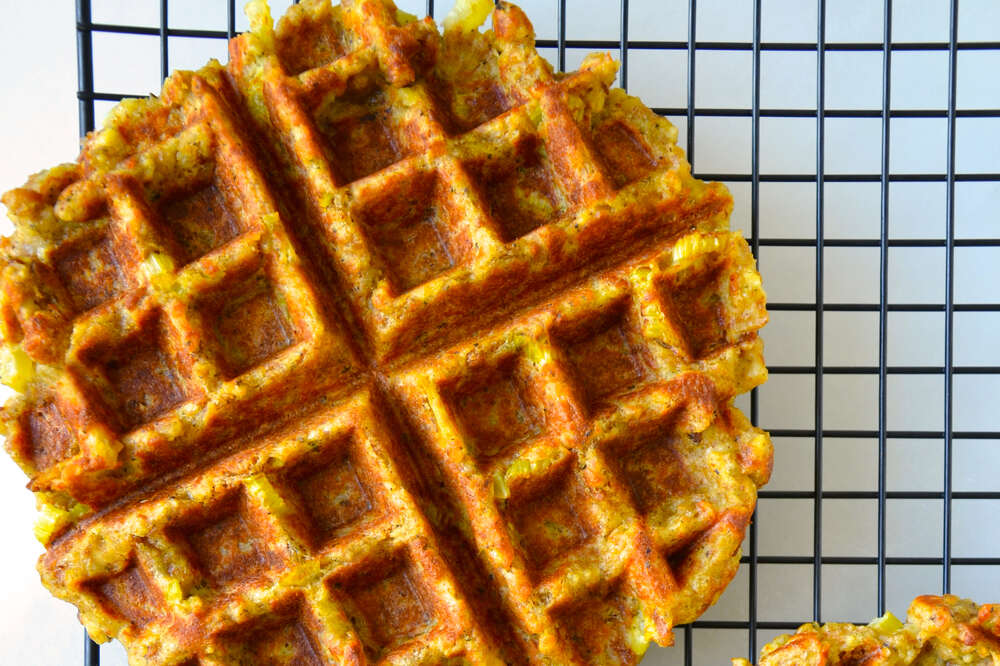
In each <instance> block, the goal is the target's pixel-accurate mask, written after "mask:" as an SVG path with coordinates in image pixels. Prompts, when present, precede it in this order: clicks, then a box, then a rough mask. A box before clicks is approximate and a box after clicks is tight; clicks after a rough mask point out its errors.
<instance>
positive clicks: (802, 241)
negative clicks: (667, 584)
mask: <svg viewBox="0 0 1000 666" xmlns="http://www.w3.org/2000/svg"><path fill="white" fill-rule="evenodd" d="M286 2H287V0H286ZM92 3H93V6H92ZM153 4H155V7H147V8H146V10H145V11H146V13H145V14H143V15H142V17H141V18H139V19H135V17H136V16H137V14H136V13H135V12H132V11H130V12H125V13H124V19H122V18H121V17H116V16H114V15H113V13H114V12H112V11H110V10H108V7H109V6H110V5H111V3H109V2H107V0H105V1H104V2H102V0H77V2H76V12H77V26H76V27H77V49H78V77H79V90H78V99H79V112H80V132H81V134H83V133H85V132H87V131H90V130H92V129H93V128H94V124H95V119H96V118H98V117H99V116H100V115H101V112H102V111H104V110H106V109H107V108H109V107H110V106H111V104H113V103H115V102H117V101H118V100H120V99H122V98H123V97H128V96H136V95H141V94H146V92H148V91H146V92H143V91H140V90H123V89H117V90H115V89H110V90H106V89H103V88H102V87H101V86H102V85H103V82H104V81H106V80H108V77H106V76H103V74H104V68H106V64H105V62H106V60H107V58H106V55H107V53H111V52H114V45H113V44H112V43H111V42H113V41H114V38H116V37H117V38H122V39H141V40H144V41H143V42H142V43H143V44H144V46H142V49H144V50H145V51H146V52H149V51H152V50H153V46H155V47H156V56H157V57H158V65H159V71H158V75H159V78H162V77H165V76H166V75H167V73H168V72H169V71H170V70H171V69H172V68H174V67H179V66H195V65H197V64H199V63H200V60H198V59H197V58H196V59H195V60H193V61H191V62H189V61H188V60H187V59H188V58H190V57H193V56H191V53H196V54H197V55H199V56H200V54H202V53H203V52H205V50H206V49H205V48H200V46H199V45H207V49H208V50H209V51H212V53H211V54H214V55H216V56H217V57H220V59H224V57H225V56H224V54H225V51H224V45H225V42H224V40H226V39H227V38H230V37H232V36H234V35H235V34H237V32H238V31H239V30H241V29H244V28H245V22H244V21H243V19H242V17H241V16H240V15H239V14H238V12H237V7H236V2H235V0H217V1H216V2H213V3H193V2H182V0H171V3H170V4H172V5H173V7H171V6H169V5H168V0H158V1H157V2H155V3H153ZM182 4H183V5H184V6H185V8H186V9H185V10H184V11H178V12H177V15H178V16H175V14H174V12H173V10H174V8H176V7H177V6H178V5H182ZM272 4H275V5H277V4H281V3H272ZM397 4H398V5H399V6H400V7H401V8H402V9H406V10H408V11H412V12H414V13H421V12H424V13H426V14H428V15H432V16H435V17H436V18H438V19H440V18H442V16H443V14H444V13H445V12H446V11H447V10H448V9H449V8H450V5H451V3H450V2H447V3H445V2H440V1H439V2H438V3H437V4H438V5H439V6H437V7H435V2H434V0H411V1H410V2H407V1H405V0H397ZM521 4H522V5H523V6H524V7H525V9H526V11H527V13H528V14H529V17H531V18H532V20H533V21H535V22H536V28H537V29H538V36H539V39H538V47H539V50H540V51H541V52H542V53H543V54H544V55H545V56H546V57H548V58H549V59H550V60H551V61H552V62H553V65H555V66H556V67H557V68H558V69H559V70H565V69H567V68H570V69H572V66H573V65H574V64H575V63H576V62H578V60H579V59H580V58H581V57H582V54H583V53H585V52H587V51H590V50H594V49H598V50H608V51H612V52H613V54H615V55H617V56H618V58H619V59H620V61H621V70H620V74H619V81H618V83H619V84H620V85H621V86H622V87H623V88H626V89H628V90H629V91H630V92H633V93H634V94H640V95H641V96H642V97H643V98H644V99H646V100H648V101H649V103H651V104H659V106H654V110H655V111H656V112H657V113H659V114H661V115H664V116H667V117H669V118H670V119H671V120H673V121H674V122H675V124H677V125H678V126H679V127H680V128H681V136H682V137H683V138H684V141H686V148H687V154H688V157H689V159H690V161H691V162H692V164H693V165H694V169H695V173H696V175H697V176H698V177H700V178H702V179H706V180H719V181H722V182H724V183H726V184H727V185H728V186H730V188H731V189H732V190H733V192H734V196H735V198H736V202H737V206H736V213H735V215H734V225H735V226H737V227H741V228H743V230H744V233H746V235H747V237H748V240H749V241H750V244H751V246H752V249H753V252H754V254H755V256H757V258H758V261H759V265H760V268H761V271H762V273H763V274H764V278H765V283H764V284H765V288H766V289H767V290H768V292H769V294H770V296H771V299H772V301H771V302H770V303H769V305H768V308H769V311H770V312H771V313H772V322H771V324H770V326H769V327H768V329H767V330H766V338H767V343H768V357H769V361H770V366H769V367H770V372H771V375H772V378H771V380H770V382H769V383H768V384H766V385H765V386H764V387H762V388H760V389H755V390H754V391H753V392H752V393H751V394H750V396H749V397H748V399H746V400H740V401H738V403H739V404H740V406H741V407H743V408H744V409H745V410H746V411H748V412H749V414H750V416H751V419H752V420H753V421H754V423H756V424H758V425H761V426H762V427H764V428H767V429H768V430H770V432H771V433H772V436H773V438H774V441H775V447H776V468H775V478H774V479H773V480H772V483H771V485H770V486H768V487H767V488H765V489H764V490H763V491H761V492H760V503H759V505H758V512H757V516H756V518H755V520H754V522H753V524H752V525H751V526H750V529H749V533H748V535H747V540H746V543H745V544H744V556H743V558H742V564H741V567H740V572H739V573H738V575H737V579H736V580H735V581H734V582H733V583H732V585H731V586H730V588H729V590H727V592H726V593H725V595H724V596H723V597H722V599H721V600H720V602H719V604H717V606H716V607H715V608H713V609H712V610H710V611H709V612H708V613H707V614H706V615H705V617H704V618H702V619H701V620H699V621H697V622H695V623H693V624H691V625H685V626H682V627H678V628H677V632H676V633H677V643H678V645H677V646H676V647H674V648H671V649H670V650H659V649H654V650H653V651H651V652H650V653H649V655H647V658H646V661H645V662H644V663H650V664H657V665H659V664H681V663H683V664H685V665H686V666H687V665H691V664H694V663H725V657H726V656H735V655H740V654H746V655H749V656H751V658H752V657H753V656H754V655H755V654H756V653H757V652H758V649H759V647H760V646H761V645H762V644H763V642H766V641H767V640H769V639H770V638H771V637H773V636H774V635H775V634H777V633H781V632H785V631H788V630H792V629H794V628H795V627H796V626H797V625H798V623H799V622H800V621H803V620H808V619H812V620H815V621H823V620H838V621H855V622H863V621H866V620H867V619H868V618H870V617H871V616H872V615H880V614H882V613H883V612H885V611H886V610H887V609H891V610H894V611H896V612H897V613H899V612H901V611H904V612H905V603H906V600H908V599H909V598H911V597H912V596H913V595H914V594H917V593H935V592H951V591H955V592H957V593H960V594H966V595H969V596H973V595H975V596H977V597H980V601H986V600H989V599H985V598H982V595H984V594H985V595H993V596H995V597H998V598H1000V557H998V556H997V555H998V552H1000V528H998V527H997V523H998V522H1000V521H998V520H997V518H996V517H997V516H998V515H1000V481H997V477H998V476H1000V475H997V474H996V473H995V471H992V470H996V469H997V468H998V465H1000V456H998V455H997V449H998V448H1000V447H998V446H997V444H998V443H1000V417H998V416H997V414H996V413H997V411H998V410H997V409H996V408H995V406H993V404H992V400H991V399H990V397H989V396H990V395H995V394H996V393H997V392H998V389H1000V353H998V352H997V351H996V349H995V347H996V345H995V344H993V345H991V344H990V343H991V342H993V343H995V341H996V337H997V336H996V332H997V331H998V330H1000V298H998V291H997V288H996V287H995V286H993V285H996V284H997V283H1000V272H998V271H997V266H998V265H1000V261H998V260H1000V251H998V249H997V248H1000V228H998V223H997V222H996V220H995V214H994V216H993V217H991V216H990V213H991V212H992V211H994V210H996V209H997V208H1000V173H998V172H1000V166H998V164H1000V160H998V157H997V155H998V154H1000V88H998V87H997V84H996V83H995V81H996V77H995V72H996V71H997V70H998V68H1000V16H998V15H1000V11H998V10H997V9H996V7H995V6H992V5H991V2H990V0H962V7H961V8H960V7H959V0H928V1H926V2H917V1H916V0H897V2H895V3H894V2H893V1H892V0H870V1H869V0H839V1H837V2H833V1H831V2H829V3H828V2H827V0H816V2H815V3H810V2H803V3H800V2H793V0H744V1H741V2H730V1H729V0H677V1H675V2H670V1H666V0H631V1H630V0H616V1H614V2H599V1H596V0H595V1H590V2H587V1H586V0H528V1H526V2H522V3H521ZM441 5H447V6H441ZM122 6H125V5H124V4H123V5H122ZM281 9H282V8H281V7H277V6H276V7H274V10H275V14H276V15H277V14H279V13H280V10H281ZM206 12H207V13H211V15H212V17H213V18H204V15H205V14H206ZM181 14H184V15H185V16H187V17H188V19H189V18H190V17H192V16H193V17H195V19H196V21H195V22H192V21H191V20H188V19H183V20H182V19H181V18H179V16H180V15H181ZM199 17H201V18H199ZM581 17H582V18H581ZM584 19H588V20H584ZM197 21H201V23H200V24H199V23H198V22H197ZM182 23H183V24H184V25H185V26H187V25H194V27H179V26H180V24H182ZM595 26H596V27H595ZM104 42H107V43H106V44H105V43H104ZM134 45H135V43H133V46H134ZM102 54H104V57H105V61H102ZM982 71H986V72H993V73H994V74H993V75H991V76H988V77H986V78H985V79H983V78H982V77H980V76H979V74H978V73H979V72H982ZM151 74H152V73H151V72H147V73H144V74H143V76H147V78H148V76H149V75H151ZM157 80H158V79H157ZM95 83H96V85H95ZM124 85H129V84H127V83H126V84H124ZM152 88H153V89H155V86H153V87H152ZM925 93H926V94H925ZM699 128H700V129H701V134H700V135H699V136H698V137H697V138H698V141H697V150H696V130H698V129H699ZM776 141H777V143H776ZM991 271H992V272H991ZM100 658H101V657H100V652H99V649H98V646H97V645H95V644H94V643H92V642H91V641H90V640H89V638H88V639H86V641H85V649H84V663H85V664H87V665H88V666H97V664H99V663H100Z"/></svg>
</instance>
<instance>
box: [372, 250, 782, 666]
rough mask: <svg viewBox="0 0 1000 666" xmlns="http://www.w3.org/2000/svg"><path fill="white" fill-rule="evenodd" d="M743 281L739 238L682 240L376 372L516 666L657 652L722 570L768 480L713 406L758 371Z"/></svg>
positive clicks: (743, 424) (754, 290) (748, 444)
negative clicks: (513, 635)
mask: <svg viewBox="0 0 1000 666" xmlns="http://www.w3.org/2000/svg"><path fill="white" fill-rule="evenodd" d="M754 276H755V272H754V271H753V263H752V260H751V259H750V257H749V252H748V249H747V248H746V243H745V242H743V241H742V239H740V238H739V237H738V236H737V235H735V234H728V233H727V234H711V235H706V234H701V233H699V232H695V233H692V234H690V235H688V236H685V237H682V238H681V239H679V240H678V241H677V242H676V243H675V244H673V245H672V246H668V247H667V248H666V249H664V250H661V251H660V252H659V253H655V254H653V255H652V256H648V257H645V258H643V259H640V260H639V261H636V262H632V263H630V264H628V265H626V266H623V267H621V268H620V269H618V270H617V271H614V272H611V273H609V274H605V275H603V276H601V277H600V278H594V279H593V280H591V281H590V282H589V283H587V284H585V285H583V286H580V287H578V288H575V289H573V290H570V291H569V292H567V293H566V294H565V295H564V296H562V297H560V298H559V299H558V300H556V301H553V302H551V303H548V304H546V305H545V306H543V307H541V308H539V309H538V310H536V311H533V312H530V313H528V314H526V315H524V316H523V317H521V318H519V319H518V320H516V321H515V322H514V323H513V324H512V325H510V326H509V327H506V328H505V329H503V330H501V331H499V332H496V333H494V334H491V335H489V336H487V337H484V338H481V339H478V340H475V341H470V342H467V343H464V344H462V345H459V346H457V347H455V348H452V349H449V350H448V351H447V352H446V353H445V354H444V360H443V361H442V360H441V359H436V360H434V361H426V362H417V363H415V364H413V365H412V366H411V367H410V368H407V369H404V370H401V371H400V372H399V373H398V374H396V375H394V376H392V377H391V379H390V381H391V382H392V384H393V386H394V387H395V392H396V393H397V394H398V395H399V396H400V398H401V401H402V402H403V404H404V405H405V406H406V409H407V411H408V412H409V414H410V415H411V419H412V421H413V425H414V427H415V428H417V429H418V430H419V431H420V433H421V436H422V439H423V441H425V442H426V446H427V448H428V450H430V451H431V453H432V456H433V457H434V458H435V459H436V460H437V461H438V464H439V466H440V468H441V469H442V470H443V474H444V477H445V478H447V479H448V482H449V483H450V484H451V487H452V492H453V494H454V495H455V496H456V497H458V498H460V499H459V500H458V501H459V503H460V504H461V505H462V511H463V512H464V514H465V518H466V520H467V521H468V524H469V531H470V532H471V534H470V538H471V539H472V540H473V541H474V542H475V544H476V546H477V549H478V550H479V552H480V554H481V557H482V559H483V560H484V562H485V564H486V566H487V567H488V568H489V569H490V571H491V573H492V575H493V576H494V577H495V578H496V580H498V581H499V582H500V585H501V586H502V587H503V589H504V592H503V597H504V599H505V603H506V605H507V607H508V610H509V612H510V613H511V614H512V616H513V617H514V618H515V622H516V623H518V625H519V626H520V627H521V629H522V630H523V631H524V632H525V633H526V634H527V635H529V636H534V639H533V640H529V641H528V642H527V645H526V646H525V648H524V649H525V650H526V651H527V652H528V653H529V654H531V653H533V652H534V651H537V652H540V653H541V654H544V655H547V656H549V657H551V658H553V659H555V660H557V661H558V662H559V663H601V662H600V661H599V659H598V657H599V655H598V652H599V651H600V650H618V649H619V648H621V649H622V650H626V649H630V650H632V652H633V653H636V652H638V653H641V650H640V649H639V648H640V647H643V648H644V646H645V644H646V643H647V642H648V641H649V640H650V639H655V640H657V641H658V642H660V643H663V644H669V642H670V641H671V640H672V639H671V633H670V628H671V626H672V625H673V623H674V622H684V621H688V620H690V619H693V618H694V617H696V616H697V615H698V614H700V613H701V612H702V611H703V610H704V608H706V607H707V606H708V605H709V604H710V603H711V602H712V601H714V599H715V597H716V596H717V595H718V594H719V593H721V590H722V589H723V588H724V585H725V583H726V582H728V580H730V579H731V578H732V576H733V575H734V574H735V570H736V566H737V564H738V561H739V547H740V543H741V542H742V537H743V533H744V531H745V528H746V525H747V523H748V522H749V519H750V516H751V514H752V513H753V508H754V504H755V500H756V488H757V487H758V486H759V485H762V484H763V483H764V482H765V481H766V479H767V477H768V475H769V472H770V468H769V461H770V443H769V440H768V439H767V437H766V435H765V434H764V433H763V432H761V431H759V430H757V429H756V428H753V427H751V426H750V425H749V423H747V421H746V419H745V418H744V417H743V416H742V415H741V414H740V413H739V412H738V411H737V410H735V409H732V408H730V407H729V406H728V403H729V400H730V399H731V397H732V396H733V395H735V393H737V392H742V391H745V390H747V389H748V388H750V387H752V386H754V385H756V384H757V383H760V382H761V381H763V379H764V377H765V375H766V372H765V371H764V368H763V365H762V363H761V359H760V349H759V341H758V340H757V338H756V330H757V329H758V328H759V327H760V326H762V325H763V323H764V320H765V317H764V312H763V293H762V292H761V291H760V287H759V282H757V281H756V280H755V279H754ZM677 300H684V301H691V302H693V303H697V304H700V305H699V307H690V308H688V309H687V312H688V316H686V317H685V318H679V317H678V315H677V311H676V310H675V305H676V303H675V301H677ZM595 600H596V601H595ZM608 613H610V614H611V615H613V616H615V617H617V618H618V620H619V621H618V622H616V623H615V624H614V626H615V627H616V629H615V630H614V631H620V634H616V635H615V636H610V635H608V631H612V630H610V629H607V628H606V627H607V623H604V622H602V620H601V618H602V617H606V616H607V614H608ZM602 627H604V628H603V629H602ZM595 651H597V652H595ZM595 659H596V660H598V661H595ZM616 663H617V662H616Z"/></svg>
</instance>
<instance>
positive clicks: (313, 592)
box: [42, 391, 500, 665]
mask: <svg viewBox="0 0 1000 666" xmlns="http://www.w3.org/2000/svg"><path fill="white" fill-rule="evenodd" d="M385 422H386V420H385V416H384V415H383V414H382V413H381V411H380V408H378V407H377V406H376V405H375V404H374V403H373V402H372V399H371V398H370V397H369V395H368V394H367V393H366V392H364V391H362V392H361V393H359V394H358V395H356V396H354V397H352V398H351V399H350V400H348V401H347V402H346V403H342V404H340V405H337V406H336V407H334V408H331V409H328V410H325V411H322V412H319V413H317V414H315V415H314V416H312V417H310V418H309V419H308V420H307V421H306V422H305V423H302V424H300V425H299V426H297V427H296V428H295V429H294V430H292V431H291V432H279V433H276V434H275V435H274V436H272V437H269V438H267V439H265V440H264V441H262V442H260V443H259V444H258V445H256V446H254V447H253V448H251V449H248V450H246V451H243V452H241V453H240V454H238V455H236V456H234V457H231V458H229V459H227V460H225V461H222V462H220V463H218V464H217V465H215V466H214V467H210V468H208V469H206V470H205V471H204V472H202V473H199V474H196V475H194V476H193V477H191V478H189V479H188V480H186V481H185V482H184V483H183V484H181V485H179V486H177V487H174V488H170V489H166V490H164V491H162V492H160V493H157V494H155V495H153V496H152V497H150V498H148V499H147V500H146V501H144V502H143V503H141V504H138V505H132V506H128V507H125V508H122V509H120V510H117V511H114V512H111V513H108V514H106V515H103V516H100V517H98V518H96V519H93V520H92V522H91V523H90V524H88V525H87V528H86V529H85V530H84V531H82V532H78V533H76V535H75V536H74V538H72V539H70V540H67V541H65V542H64V543H61V544H58V545H56V546H54V547H53V548H52V549H50V551H49V552H48V554H47V555H45V558H46V562H48V563H51V564H54V565H56V566H45V567H43V568H42V571H43V582H45V584H46V585H47V586H49V587H50V589H52V590H53V591H54V592H56V593H58V594H59V595H60V596H63V597H64V598H68V600H70V601H72V602H73V603H75V604H77V605H78V606H79V607H80V609H81V617H82V618H83V620H84V622H85V623H86V624H87V626H88V629H89V630H90V631H91V633H92V635H94V636H96V637H98V638H100V637H103V636H106V635H107V634H108V632H111V633H113V634H115V635H118V636H119V637H120V638H122V639H123V642H124V643H125V644H126V645H127V646H128V648H129V656H130V663H132V664H144V663H197V664H238V663H247V662H246V661H245V660H246V659H247V658H256V659H258V660H259V659H264V658H265V657H267V656H268V655H271V656H276V655H277V654H279V653H281V650H285V652H284V653H282V654H285V655H286V656H287V655H288V654H289V652H288V651H289V650H291V651H293V652H294V654H295V656H296V657H297V658H298V659H299V661H295V663H301V664H316V665H319V664H327V663H359V664H364V663H371V664H375V663H397V664H402V663H406V664H437V663H444V662H445V661H447V660H449V659H458V658H462V659H465V660H466V662H465V663H476V664H488V663H498V662H497V659H498V657H497V656H496V655H498V654H500V653H499V651H498V650H497V648H496V646H495V644H494V643H493V641H492V639H491V637H490V636H489V635H487V634H484V633H482V631H481V630H480V629H479V627H478V626H477V624H476V619H475V618H476V615H475V613H474V612H473V611H471V610H470V608H469V607H468V605H467V602H466V600H465V599H464V598H463V596H462V593H461V592H460V591H459V586H458V585H457V583H456V581H455V580H454V578H453V575H452V573H451V569H449V567H448V566H446V565H445V563H444V562H443V561H442V560H441V554H440V553H441V549H440V547H439V546H438V544H437V543H436V537H435V536H434V534H433V532H432V530H431V527H430V525H429V524H428V522H427V521H426V519H425V518H424V517H423V515H422V514H421V512H420V511H419V510H418V508H417V506H416V503H415V500H414V498H413V496H411V494H410V491H409V490H408V488H409V487H411V486H412V483H413V479H412V478H409V477H408V476H407V472H406V469H405V467H404V468H400V467H399V466H398V465H397V463H396V461H399V460H401V458H400V456H401V453H400V451H399V449H398V444H397V442H396V441H395V438H394V435H393V434H392V433H391V432H390V431H389V430H388V429H387V428H386V426H385ZM68 561H77V562H79V566H74V567H65V566H59V565H58V564H57V563H59V562H63V563H65V562H68ZM168 626H169V627H170V629H169V631H167V630H165V628H166V627H168ZM205 637H208V640H207V641H206V640H205ZM272 653H273V654H272ZM189 658H190V659H191V661H185V660H186V659H189ZM282 663H290V662H282Z"/></svg>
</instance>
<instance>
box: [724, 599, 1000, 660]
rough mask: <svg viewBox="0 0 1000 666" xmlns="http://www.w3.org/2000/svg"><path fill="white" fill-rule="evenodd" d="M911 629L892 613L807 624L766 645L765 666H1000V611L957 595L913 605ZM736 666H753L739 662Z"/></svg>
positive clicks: (910, 620)
mask: <svg viewBox="0 0 1000 666" xmlns="http://www.w3.org/2000/svg"><path fill="white" fill-rule="evenodd" d="M906 619H907V621H906V624H905V625H904V624H903V623H902V622H900V621H899V620H897V619H896V618H895V617H894V616H893V615H892V613H887V614H886V615H885V616H883V617H881V618H879V619H878V620H875V621H874V622H872V623H871V624H868V625H866V626H858V625H853V624H843V623H839V622H830V623H828V624H824V625H823V626H820V625H818V624H816V623H815V622H813V623H810V624H804V625H802V626H801V627H799V630H798V631H797V632H796V633H795V634H794V635H784V636H779V637H778V638H776V639H774V640H773V641H771V642H770V643H768V644H767V645H765V646H764V649H763V650H761V653H760V662H759V666H909V665H910V664H916V665H920V666H997V665H998V664H1000V606H997V605H996V604H983V605H982V606H979V607H978V608H977V607H976V604H975V603H973V602H971V601H969V600H968V599H960V598H958V597H956V596H954V595H951V594H947V595H944V596H921V597H917V598H916V599H914V600H913V603H912V604H910V610H909V612H908V613H907V616H906ZM733 666H750V662H749V661H747V660H745V659H733Z"/></svg>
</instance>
